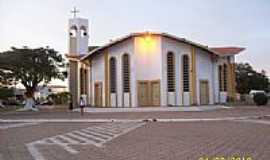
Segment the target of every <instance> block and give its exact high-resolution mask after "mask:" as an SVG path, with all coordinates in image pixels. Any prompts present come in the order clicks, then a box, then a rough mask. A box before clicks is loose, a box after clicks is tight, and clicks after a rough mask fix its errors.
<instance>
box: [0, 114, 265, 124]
mask: <svg viewBox="0 0 270 160" xmlns="http://www.w3.org/2000/svg"><path fill="white" fill-rule="evenodd" d="M261 117H263V116H245V117H224V118H190V119H183V118H175V119H159V118H157V119H156V118H153V119H0V123H1V122H2V123H22V122H23V123H33V122H36V123H80V122H81V123H82V122H85V123H109V122H203V121H231V120H246V119H258V118H261Z"/></svg>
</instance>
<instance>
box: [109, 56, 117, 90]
mask: <svg viewBox="0 0 270 160" xmlns="http://www.w3.org/2000/svg"><path fill="white" fill-rule="evenodd" d="M116 83H117V82H116V59H115V58H114V57H112V58H111V59H110V92H111V93H116Z"/></svg>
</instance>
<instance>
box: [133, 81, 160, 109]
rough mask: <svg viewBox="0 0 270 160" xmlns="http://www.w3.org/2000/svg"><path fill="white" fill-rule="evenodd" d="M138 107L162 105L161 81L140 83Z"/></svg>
mask: <svg viewBox="0 0 270 160" xmlns="http://www.w3.org/2000/svg"><path fill="white" fill-rule="evenodd" d="M138 105H139V106H159V105H160V81H159V80H153V81H138Z"/></svg>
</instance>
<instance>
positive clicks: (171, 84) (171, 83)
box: [167, 52, 175, 92]
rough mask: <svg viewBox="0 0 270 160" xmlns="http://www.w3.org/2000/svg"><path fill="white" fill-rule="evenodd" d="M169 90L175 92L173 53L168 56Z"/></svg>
mask: <svg viewBox="0 0 270 160" xmlns="http://www.w3.org/2000/svg"><path fill="white" fill-rule="evenodd" d="M167 89H168V92H175V59H174V54H173V53H172V52H168V54H167Z"/></svg>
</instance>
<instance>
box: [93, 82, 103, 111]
mask: <svg viewBox="0 0 270 160" xmlns="http://www.w3.org/2000/svg"><path fill="white" fill-rule="evenodd" d="M95 106H98V107H100V106H102V83H95Z"/></svg>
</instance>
